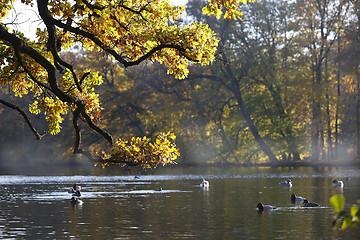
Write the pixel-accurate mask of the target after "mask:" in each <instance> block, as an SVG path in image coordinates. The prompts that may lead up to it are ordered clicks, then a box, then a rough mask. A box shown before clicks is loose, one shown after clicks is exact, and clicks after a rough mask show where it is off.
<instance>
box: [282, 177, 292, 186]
mask: <svg viewBox="0 0 360 240" xmlns="http://www.w3.org/2000/svg"><path fill="white" fill-rule="evenodd" d="M280 186H282V187H292V183H291V179H288V180H286V181H283V182H281V183H280Z"/></svg>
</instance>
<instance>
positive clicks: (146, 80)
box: [0, 0, 360, 164]
mask: <svg viewBox="0 0 360 240" xmlns="http://www.w3.org/2000/svg"><path fill="white" fill-rule="evenodd" d="M203 4H204V3H203V1H201V0H190V1H189V2H188V6H187V15H188V16H187V18H186V20H184V21H189V19H191V21H193V20H196V21H203V22H206V23H207V24H209V25H210V26H211V27H212V29H214V30H215V31H216V32H217V34H218V37H219V39H220V42H219V50H218V55H217V60H216V61H215V62H214V63H213V64H212V65H211V66H209V67H204V66H193V67H191V69H190V74H189V77H188V78H187V79H185V80H176V79H174V77H173V76H171V75H167V74H166V70H165V68H163V67H161V66H159V65H158V64H152V63H147V64H142V65H141V66H137V67H135V68H129V69H126V70H125V69H123V68H121V67H120V66H119V65H118V64H117V63H115V62H113V61H111V60H110V59H105V58H104V57H102V56H101V55H100V54H98V53H93V52H85V51H82V50H81V49H75V51H70V52H66V53H63V57H64V58H65V59H66V60H68V61H69V62H74V64H75V65H77V66H78V67H80V68H81V67H82V66H83V68H84V69H85V68H89V66H90V68H92V70H97V71H99V72H100V73H101V74H102V76H103V79H104V84H103V85H102V86H101V87H99V91H101V92H102V93H103V94H102V95H101V96H102V99H101V101H102V106H103V108H105V109H106V111H104V112H103V114H104V115H103V116H102V122H101V124H102V125H103V126H104V128H105V129H106V128H108V130H110V131H111V132H116V135H117V136H118V137H120V136H121V137H124V138H127V137H131V136H134V135H135V136H148V137H151V136H153V134H155V133H156V132H158V131H172V132H174V133H175V135H176V136H177V141H176V142H177V145H178V147H179V148H180V150H181V156H180V159H179V161H178V162H179V163H243V164H253V163H259V162H262V161H265V160H266V161H269V160H270V162H272V163H278V162H294V161H299V160H312V161H313V162H316V161H319V160H320V161H321V160H353V159H359V158H360V115H359V114H360V69H359V68H360V54H359V53H360V4H359V2H358V1H356V0H353V1H338V0H331V1H330V0H321V1H319V0H310V1H303V0H296V1H285V0H281V1H279V0H273V1H265V0H262V1H259V2H256V3H254V4H250V5H246V6H244V7H243V9H241V11H242V12H243V13H244V16H243V20H242V21H240V20H232V21H228V20H222V19H221V20H217V19H216V18H214V17H204V16H203V15H202V14H201V12H199V9H201V8H200V7H199V6H202V5H203ZM11 112H12V110H9V109H4V108H0V118H1V120H2V121H4V119H5V118H7V120H6V122H7V123H8V124H6V125H5V124H2V125H1V126H0V133H1V135H0V143H1V145H0V146H1V147H0V148H2V152H3V153H4V152H5V150H4V149H5V146H6V147H10V146H13V147H14V145H17V144H19V145H20V144H21V143H20V142H19V139H24V138H23V136H22V134H23V133H24V132H25V133H26V131H27V130H24V131H22V130H21V129H22V128H24V129H25V128H26V126H25V124H24V123H23V119H22V118H19V117H18V116H17V115H16V114H14V113H12V114H11ZM67 121H69V120H65V122H64V124H63V130H62V133H61V135H60V137H56V139H55V138H54V137H51V136H47V137H46V138H47V139H48V140H41V141H46V149H54V146H55V147H56V150H60V151H61V155H58V156H57V157H59V158H61V159H67V160H69V159H72V158H71V157H70V156H71V150H69V149H70V147H71V145H72V142H73V139H72V137H71V136H72V133H71V130H70V129H69V130H67V129H68V128H70V126H69V125H70V124H71V122H70V121H69V122H67ZM45 128H46V127H45V125H44V129H45ZM13 129H15V131H14V130H13ZM87 134H89V133H87ZM28 135H29V134H28ZM28 137H29V138H30V137H31V136H28ZM85 138H86V141H88V142H91V143H92V146H91V148H92V149H94V150H95V149H98V148H99V146H101V145H102V144H104V142H103V140H101V139H100V138H99V137H94V136H92V135H86V136H85ZM26 139H27V138H26ZM22 141H24V140H22ZM5 143H7V144H5ZM23 144H26V143H23ZM9 145H10V146H9ZM49 145H50V146H53V147H52V148H51V147H49ZM26 146H27V145H26ZM42 148H44V144H38V145H34V144H31V151H30V152H38V151H40V150H41V153H44V154H47V153H50V154H54V155H55V154H56V152H55V151H54V150H51V151H50V152H49V150H45V149H42ZM33 149H34V150H33ZM27 151H28V149H27ZM20 152H21V151H20ZM20 152H19V149H18V150H17V151H13V152H12V153H11V154H15V155H16V154H17V153H20ZM45 152H47V153H45ZM64 152H65V153H67V154H63V153H64ZM7 153H9V152H8V151H7ZM11 154H10V155H6V156H4V154H3V155H2V158H4V157H9V156H11ZM0 156H1V155H0ZM19 161H20V160H19Z"/></svg>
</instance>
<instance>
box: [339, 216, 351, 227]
mask: <svg viewBox="0 0 360 240" xmlns="http://www.w3.org/2000/svg"><path fill="white" fill-rule="evenodd" d="M351 224H352V221H351V217H350V216H346V217H344V220H343V222H342V224H341V230H344V229H345V228H347V227H349V226H350V225H351Z"/></svg>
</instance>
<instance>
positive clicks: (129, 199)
mask: <svg viewBox="0 0 360 240" xmlns="http://www.w3.org/2000/svg"><path fill="white" fill-rule="evenodd" d="M14 173H15V172H14V171H13V172H12V174H10V175H9V174H6V175H5V174H3V175H0V192H1V199H0V238H17V239H18V238H22V239H42V238H45V237H50V238H52V239H64V238H66V239H69V238H74V239H84V238H88V239H124V238H127V239H128V238H130V239H138V238H142V239H143V238H149V239H174V238H190V239H284V238H285V239H290V238H291V239H356V237H357V236H358V233H359V228H358V227H355V228H349V229H347V230H345V231H340V230H339V229H338V228H333V227H332V219H333V216H334V212H333V210H332V208H331V207H330V204H329V198H330V197H331V196H332V195H334V194H337V193H340V194H344V196H345V198H346V205H347V207H349V206H350V205H351V203H355V202H356V201H357V199H359V196H360V188H359V184H360V171H359V169H358V168H327V167H326V168H317V169H315V168H223V169H222V168H198V167H190V168H179V167H176V168H158V169H156V170H155V171H146V172H142V173H141V174H140V175H138V176H139V177H138V178H135V176H136V175H137V174H138V172H137V171H125V170H120V169H111V168H110V169H106V168H105V169H101V168H89V169H87V170H80V169H68V170H67V171H65V169H61V171H60V170H59V171H55V170H49V171H48V174H47V175H46V174H43V175H42V174H38V175H35V174H33V173H32V174H29V173H27V172H26V171H23V174H21V173H20V170H19V169H18V171H17V172H16V174H14ZM39 173H44V171H43V170H41V169H39ZM202 177H204V178H206V179H207V180H208V181H209V182H210V187H209V188H208V189H203V188H201V187H199V184H200V182H201V178H202ZM288 178H290V179H291V180H292V182H293V187H292V188H287V187H285V188H284V187H280V186H279V182H280V181H283V180H286V179H288ZM346 178H350V179H351V181H345V179H346ZM333 179H339V180H344V183H345V187H344V189H343V190H341V189H335V188H333V186H332V180H333ZM74 183H77V184H78V185H81V187H82V196H81V200H82V201H83V204H82V205H72V204H71V203H70V198H71V194H69V193H67V191H68V190H69V188H70V187H72V185H73V184H74ZM160 188H161V189H162V190H161V191H159V189H160ZM292 193H295V194H297V195H299V196H302V197H306V198H308V199H309V200H310V201H314V202H317V203H318V204H320V207H318V208H313V209H310V208H304V207H302V206H301V205H295V204H292V203H291V202H290V195H291V194H292ZM258 202H262V203H264V204H271V205H274V206H276V207H277V210H276V211H273V212H270V213H264V214H258V213H257V210H256V205H257V203H258Z"/></svg>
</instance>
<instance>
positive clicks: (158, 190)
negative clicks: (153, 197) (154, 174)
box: [154, 188, 163, 192]
mask: <svg viewBox="0 0 360 240" xmlns="http://www.w3.org/2000/svg"><path fill="white" fill-rule="evenodd" d="M162 190H163V189H162V188H158V189H155V190H154V191H156V192H161V191H162Z"/></svg>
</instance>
